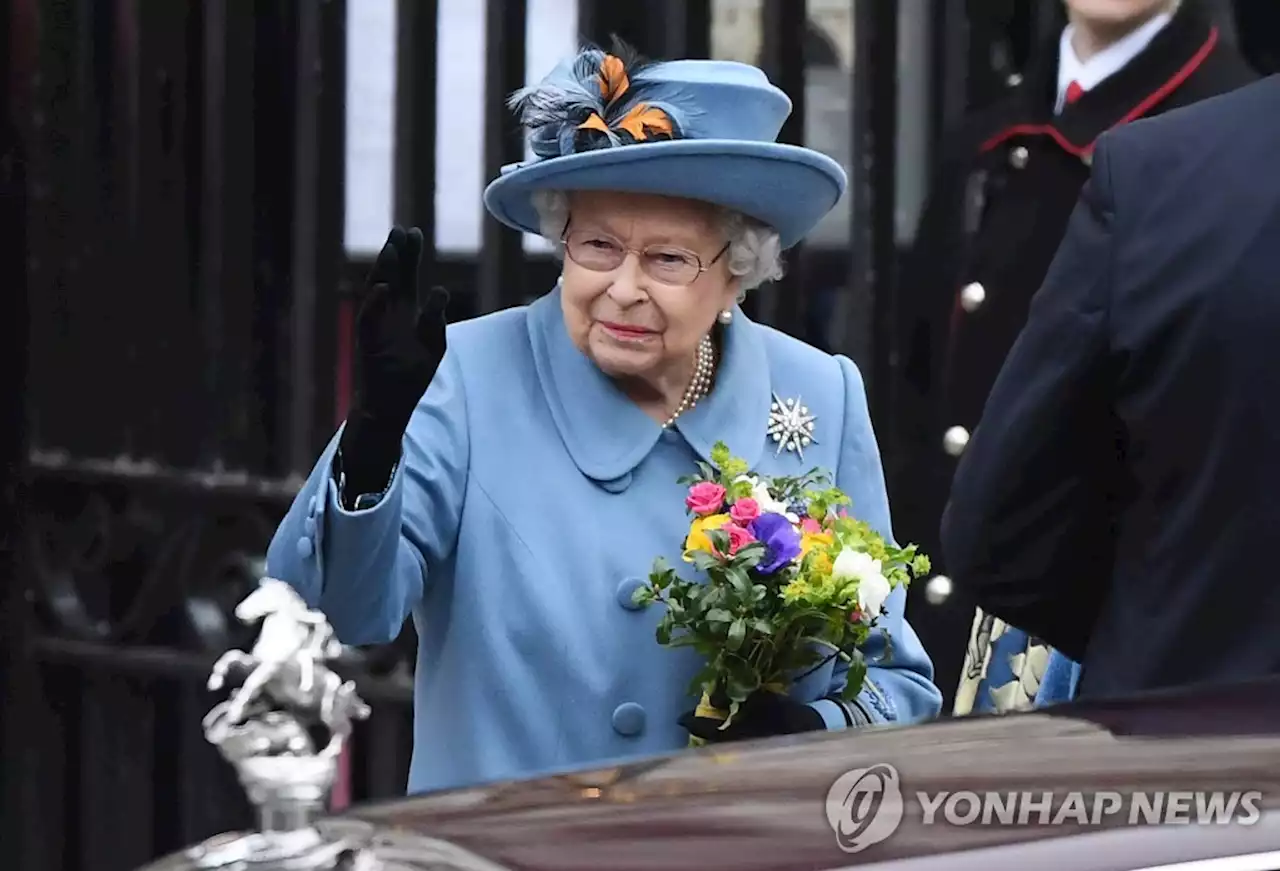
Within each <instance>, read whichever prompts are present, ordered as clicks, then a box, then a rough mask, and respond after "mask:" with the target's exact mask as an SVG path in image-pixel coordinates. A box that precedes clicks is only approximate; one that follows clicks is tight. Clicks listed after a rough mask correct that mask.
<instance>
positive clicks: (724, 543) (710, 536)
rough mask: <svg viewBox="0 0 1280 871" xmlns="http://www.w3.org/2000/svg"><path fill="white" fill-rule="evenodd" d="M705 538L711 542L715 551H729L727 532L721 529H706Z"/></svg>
mask: <svg viewBox="0 0 1280 871" xmlns="http://www.w3.org/2000/svg"><path fill="white" fill-rule="evenodd" d="M707 540H708V541H710V542H711V546H712V547H714V548H715V549H716V552H717V553H722V554H724V553H728V552H729V533H727V532H725V531H724V530H723V529H708V530H707Z"/></svg>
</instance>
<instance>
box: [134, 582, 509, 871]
mask: <svg viewBox="0 0 1280 871" xmlns="http://www.w3.org/2000/svg"><path fill="white" fill-rule="evenodd" d="M235 614H236V617H237V618H238V619H239V620H240V621H241V622H243V623H246V624H248V625H250V626H252V625H256V624H261V625H260V627H259V629H258V639H257V641H256V642H255V643H254V645H253V648H252V649H251V650H250V651H249V652H248V653H245V652H244V651H241V650H231V651H228V652H227V653H225V654H223V655H222V656H221V657H220V658H219V659H218V661H217V662H216V663H215V664H214V666H213V672H212V674H210V676H209V689H210V690H219V689H222V688H223V687H224V686H225V685H227V684H228V683H229V680H228V679H229V678H230V677H231V676H232V675H233V674H234V675H235V676H236V677H240V676H243V680H242V682H241V683H240V685H239V686H238V687H237V688H236V689H235V690H233V691H232V692H231V694H230V695H229V697H228V698H227V700H226V701H224V702H220V703H219V704H218V705H216V706H215V707H214V708H213V710H211V711H210V712H209V714H208V715H207V716H206V717H205V718H204V734H205V737H206V738H207V739H208V740H209V742H210V743H211V744H213V745H214V746H215V747H217V748H218V750H219V752H221V754H222V756H223V758H225V759H226V760H227V761H228V762H230V763H231V765H232V766H234V767H235V769H236V772H237V774H239V777H240V783H241V784H242V785H243V786H244V789H245V791H246V792H247V793H248V796H249V799H250V801H251V802H252V803H253V805H254V806H255V807H256V808H257V809H258V827H259V828H258V831H256V832H248V833H246V832H231V833H227V834H224V835H217V836H215V837H213V838H209V839H208V840H206V841H205V842H204V843H202V844H199V845H197V846H195V847H191V848H190V849H187V850H183V851H181V852H179V853H174V854H171V855H169V856H167V857H164V858H162V859H158V860H157V861H155V862H153V863H151V864H149V865H147V866H145V868H143V869H141V871H507V869H505V868H503V867H502V866H501V865H498V864H495V863H493V862H491V861H490V860H488V859H485V858H483V857H481V856H478V855H476V854H474V853H472V852H470V851H468V850H466V849H463V848H461V847H459V846H457V845H455V844H451V843H449V842H447V841H442V840H438V839H435V838H431V837H429V836H427V835H423V834H419V833H415V832H411V831H405V830H403V829H401V828H400V827H390V828H388V827H384V826H378V825H375V824H373V823H371V822H369V821H368V820H361V819H359V818H356V817H341V816H339V817H329V818H324V813H325V805H326V803H327V802H328V798H329V793H330V791H331V789H332V788H333V784H334V780H335V779H336V777H337V774H338V761H339V757H340V756H341V755H342V750H343V747H344V746H345V745H346V742H347V738H348V737H350V735H351V729H352V726H353V725H354V723H355V721H356V720H363V719H365V718H366V717H368V716H369V706H368V705H366V704H365V703H364V702H363V701H362V700H361V699H360V697H359V695H357V694H356V688H355V684H354V683H352V682H351V681H349V680H343V679H342V678H341V677H339V676H338V674H336V673H335V672H334V671H333V670H332V669H330V668H329V665H328V663H330V662H332V661H333V660H335V659H337V658H338V656H339V655H341V653H342V645H341V644H340V643H339V642H338V640H337V639H336V638H335V637H334V634H333V629H332V627H330V626H329V623H328V621H326V620H325V618H324V616H323V615H322V614H320V613H318V612H316V611H312V610H309V609H308V608H307V606H306V603H305V602H303V600H302V598H301V597H300V596H299V595H298V594H297V593H296V592H295V591H294V590H293V588H292V587H290V586H289V585H288V584H286V583H284V582H283V581H278V580H275V579H274V578H264V579H263V580H262V581H261V582H260V583H259V585H258V587H257V589H255V590H254V591H253V592H252V593H250V594H249V595H248V596H246V597H245V599H244V600H243V601H242V602H240V604H239V605H238V606H236V610H235Z"/></svg>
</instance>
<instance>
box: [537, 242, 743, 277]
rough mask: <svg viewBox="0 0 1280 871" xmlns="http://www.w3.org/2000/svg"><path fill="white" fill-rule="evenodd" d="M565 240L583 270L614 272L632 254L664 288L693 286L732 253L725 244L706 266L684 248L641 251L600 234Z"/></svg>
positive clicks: (572, 257)
mask: <svg viewBox="0 0 1280 871" xmlns="http://www.w3.org/2000/svg"><path fill="white" fill-rule="evenodd" d="M562 239H563V241H564V250H565V253H567V254H568V255H569V258H570V259H571V260H572V261H573V262H574V263H576V264H578V265H579V266H581V267H582V268H583V269H590V270H591V271H592V272H612V271H613V270H615V269H617V268H618V267H619V266H621V265H622V263H623V261H625V260H626V259H627V255H628V254H635V255H636V256H637V257H639V258H640V268H641V269H643V270H644V273H645V274H646V275H648V276H649V277H650V278H652V279H653V280H654V281H657V282H660V283H662V284H669V285H677V286H678V285H686V284H693V283H694V282H695V281H697V280H698V276H700V275H701V274H702V273H704V272H706V271H707V270H708V269H709V268H711V266H712V265H714V264H715V263H716V261H718V260H719V259H720V258H721V257H723V256H724V255H725V252H726V251H728V250H729V245H728V243H725V246H724V247H723V248H721V249H720V253H719V254H717V255H716V256H715V257H713V258H712V259H711V261H710V262H708V263H707V264H706V265H703V263H702V259H701V258H700V257H698V255H697V254H695V253H693V252H692V251H688V250H686V249H684V248H674V247H672V246H669V245H650V246H648V247H647V248H645V249H643V250H640V251H637V250H636V249H634V248H628V247H627V246H626V245H623V244H622V243H621V242H619V241H618V240H617V239H614V238H613V237H612V236H609V235H607V234H605V233H601V232H598V231H596V230H571V231H567V232H566V233H565V234H564V236H563V237H562Z"/></svg>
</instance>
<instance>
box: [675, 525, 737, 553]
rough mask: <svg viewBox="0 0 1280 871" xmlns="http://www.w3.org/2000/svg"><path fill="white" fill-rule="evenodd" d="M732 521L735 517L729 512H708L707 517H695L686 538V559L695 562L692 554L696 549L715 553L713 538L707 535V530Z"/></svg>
mask: <svg viewBox="0 0 1280 871" xmlns="http://www.w3.org/2000/svg"><path fill="white" fill-rule="evenodd" d="M732 522H733V518H731V517H730V516H729V515H728V514H708V515H707V516H706V517H698V518H695V519H694V521H693V524H692V525H690V527H689V536H688V537H687V538H686V539H685V540H684V561H685V562H693V557H692V554H693V553H694V552H695V551H699V550H701V551H705V552H706V553H715V549H714V548H713V547H712V546H711V539H710V538H708V537H707V530H710V529H719V528H720V527H722V526H724V525H725V524H726V523H732Z"/></svg>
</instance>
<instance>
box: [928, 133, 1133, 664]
mask: <svg viewBox="0 0 1280 871" xmlns="http://www.w3.org/2000/svg"><path fill="white" fill-rule="evenodd" d="M1113 141H1114V140H1113V139H1112V138H1111V137H1110V135H1108V136H1104V137H1103V138H1102V139H1101V140H1100V141H1099V144H1098V146H1097V148H1096V150H1095V153H1094V162H1093V176H1092V179H1091V180H1090V181H1089V182H1088V183H1087V184H1086V185H1085V187H1084V189H1083V191H1082V192H1081V196H1080V199H1079V201H1078V203H1077V205H1076V208H1075V210H1074V212H1073V213H1072V216H1071V219H1070V221H1069V223H1068V226H1067V232H1066V236H1065V238H1064V239H1063V241H1062V244H1061V245H1060V247H1059V249H1058V252H1057V255H1056V256H1055V258H1054V260H1053V263H1052V264H1051V266H1050V268H1049V272H1048V274H1047V276H1046V278H1045V281H1044V284H1043V285H1042V286H1041V288H1040V290H1039V292H1038V293H1037V294H1036V295H1035V297H1034V298H1033V299H1032V302H1031V307H1030V311H1029V314H1028V319H1027V322H1026V324H1025V326H1024V327H1023V330H1022V332H1021V334H1020V335H1019V336H1018V339H1017V341H1016V342H1015V343H1014V345H1013V348H1012V349H1011V350H1010V352H1009V356H1008V357H1007V358H1006V360H1005V363H1004V367H1003V368H1002V369H1001V371H1000V374H999V376H998V377H997V379H996V382H995V384H994V386H993V388H992V390H991V393H990V395H989V397H988V399H987V403H986V406H985V408H984V409H983V413H982V418H981V420H980V421H979V424H978V426H977V428H976V429H975V431H974V433H973V435H972V437H971V439H970V441H969V444H968V446H967V447H966V449H965V452H964V455H963V456H962V457H961V460H960V463H959V465H958V467H957V469H956V475H955V479H954V481H953V483H952V489H951V498H950V501H949V503H948V505H947V508H946V511H945V512H944V514H943V518H942V547H943V555H944V557H945V559H946V564H947V567H948V568H949V569H950V570H951V576H952V578H953V579H954V581H955V583H956V584H957V586H960V587H964V588H967V589H968V591H969V592H970V593H971V594H972V595H973V597H974V598H975V599H976V601H977V603H978V605H979V606H981V607H982V608H984V609H985V610H987V611H989V612H990V613H992V614H994V615H996V616H997V617H1000V618H1001V619H1003V620H1005V621H1007V622H1008V623H1009V624H1011V625H1013V626H1017V627H1019V628H1020V629H1023V630H1025V631H1026V632H1028V633H1030V634H1032V635H1035V636H1037V637H1039V638H1041V639H1043V640H1044V641H1045V642H1047V643H1048V644H1049V645H1051V646H1053V647H1055V648H1057V649H1058V650H1060V651H1061V652H1063V653H1065V654H1067V655H1068V656H1069V657H1071V658H1073V659H1077V660H1078V659H1080V658H1081V657H1082V655H1083V652H1084V646H1085V644H1086V643H1087V641H1088V638H1089V635H1090V633H1091V631H1092V628H1093V624H1094V622H1095V620H1096V618H1097V614H1098V610H1099V608H1100V605H1101V601H1102V599H1103V597H1104V596H1105V593H1106V587H1107V584H1108V583H1109V579H1110V577H1111V570H1112V565H1111V560H1112V553H1113V543H1112V541H1111V513H1112V512H1111V510H1110V507H1111V499H1110V495H1109V492H1108V488H1110V487H1113V486H1115V485H1116V483H1117V482H1118V481H1119V480H1120V476H1119V469H1118V459H1117V454H1118V451H1117V447H1116V445H1117V439H1118V438H1119V436H1120V432H1119V429H1118V426H1117V424H1116V421H1115V419H1114V415H1113V414H1112V411H1111V405H1110V399H1109V397H1110V389H1111V383H1112V381H1113V380H1114V373H1113V371H1112V367H1113V362H1112V361H1111V359H1110V355H1109V323H1108V318H1109V305H1110V298H1111V294H1112V292H1113V289H1112V283H1113V280H1114V270H1115V260H1116V258H1115V247H1116V244H1117V242H1116V233H1117V230H1116V220H1117V219H1116V209H1115V204H1114V197H1113V192H1112V177H1113V171H1114V162H1115V158H1114V156H1113V154H1112V151H1113V149H1112V147H1111V146H1112V144H1113Z"/></svg>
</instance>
